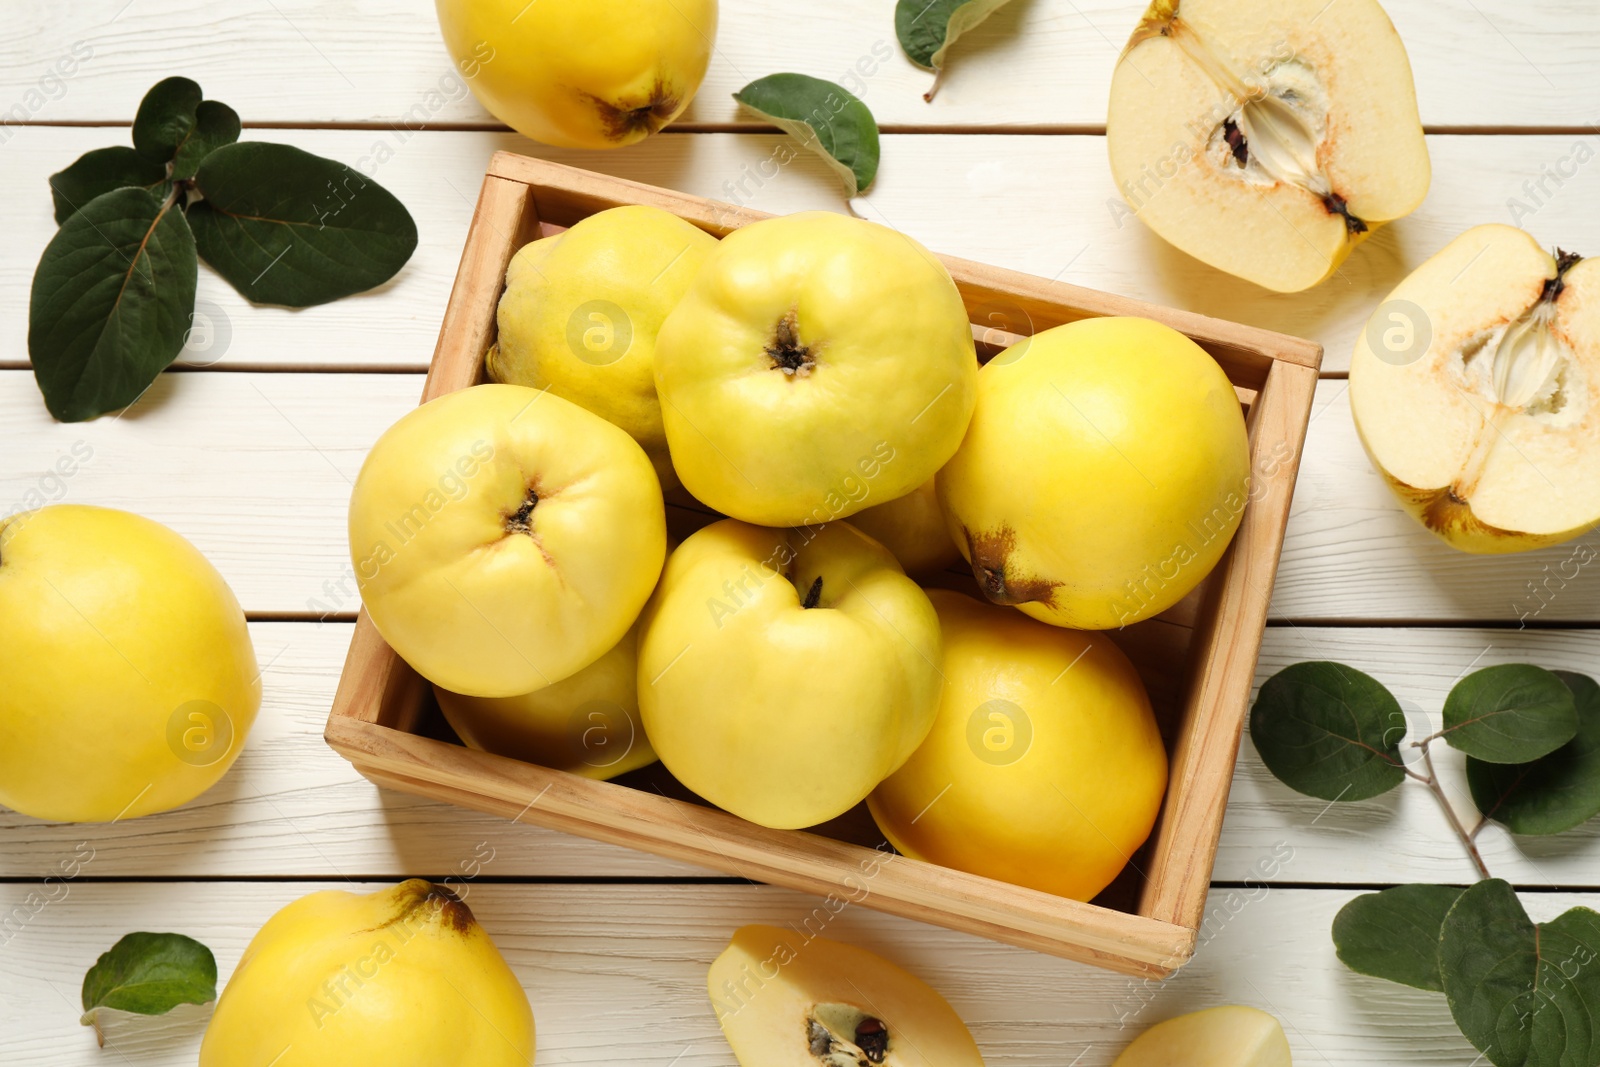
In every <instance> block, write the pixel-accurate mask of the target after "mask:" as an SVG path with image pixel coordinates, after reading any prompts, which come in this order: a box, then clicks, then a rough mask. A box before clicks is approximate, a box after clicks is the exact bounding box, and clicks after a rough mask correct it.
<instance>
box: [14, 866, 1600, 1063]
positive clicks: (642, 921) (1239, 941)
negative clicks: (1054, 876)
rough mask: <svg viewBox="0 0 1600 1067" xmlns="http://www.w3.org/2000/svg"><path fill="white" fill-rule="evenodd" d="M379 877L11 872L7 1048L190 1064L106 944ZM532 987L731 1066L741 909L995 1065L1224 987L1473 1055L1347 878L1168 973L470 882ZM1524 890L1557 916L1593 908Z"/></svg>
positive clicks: (1211, 926) (596, 1029) (769, 913)
mask: <svg viewBox="0 0 1600 1067" xmlns="http://www.w3.org/2000/svg"><path fill="white" fill-rule="evenodd" d="M324 887H326V888H339V889H345V890H351V891H360V892H367V891H371V890H373V889H376V888H379V887H378V886H376V885H372V884H355V885H352V884H349V883H343V882H338V881H334V882H332V883H330V884H326V885H321V884H307V883H299V884H275V883H265V884H261V883H257V884H248V883H247V884H226V883H223V884H210V885H205V884H192V883H191V884H180V885H165V884H120V883H112V884H101V885H73V884H70V883H67V884H65V885H64V886H62V887H60V890H59V892H61V893H63V894H64V895H62V896H60V897H59V899H57V900H56V901H55V902H54V903H48V902H47V903H45V905H44V906H43V907H42V908H38V909H35V908H34V907H33V906H32V905H30V904H29V903H28V894H29V893H30V892H33V891H34V889H33V887H29V886H18V885H5V886H0V915H5V914H7V913H12V914H15V912H13V909H19V908H20V909H22V913H23V914H24V915H26V916H27V921H26V922H24V923H23V924H21V926H20V928H19V929H18V931H17V932H16V933H15V934H14V935H13V936H11V937H10V938H8V939H6V940H5V941H4V942H3V943H0V1015H3V1017H4V1019H5V1020H6V1023H5V1025H4V1026H3V1027H0V1062H5V1063H20V1064H45V1063H48V1064H50V1065H51V1067H80V1065H81V1067H89V1065H96V1067H100V1065H104V1064H106V1063H108V1062H109V1063H117V1064H123V1065H127V1067H146V1065H148V1067H171V1065H172V1064H176V1063H192V1062H193V1060H194V1053H195V1049H196V1047H197V1044H198V1042H199V1037H200V1032H201V1030H202V1029H203V1026H204V1021H205V1018H206V1015H207V1012H206V1011H205V1010H203V1009H184V1010H183V1011H182V1012H181V1013H179V1014H178V1015H177V1017H176V1018H169V1019H164V1020H148V1021H144V1025H142V1026H136V1025H135V1024H134V1023H133V1022H131V1021H128V1020H117V1021H116V1022H115V1023H114V1024H113V1028H112V1029H111V1030H110V1031H109V1032H108V1037H109V1038H110V1044H109V1045H108V1047H107V1048H106V1049H104V1050H101V1049H96V1048H95V1046H94V1036H93V1034H92V1033H90V1031H89V1030H87V1029H86V1028H83V1027H80V1026H78V1023H77V1016H78V1008H77V987H78V983H79V982H80V981H81V979H82V975H83V971H84V970H85V968H87V967H88V966H89V964H90V963H92V962H93V960H94V958H95V956H96V955H97V954H98V953H100V952H102V951H104V950H105V949H106V948H107V947H108V946H109V945H110V944H111V943H112V942H113V941H115V940H116V938H118V937H120V936H121V935H122V934H123V933H126V932H127V931H128V930H130V929H158V930H177V931H180V932H182V933H186V934H189V935H190V936H193V937H196V938H198V939H200V940H201V941H204V942H205V943H206V944H208V945H210V946H211V948H212V949H213V950H214V951H215V952H216V955H217V963H218V970H219V976H220V977H221V978H222V979H224V980H225V979H226V978H227V976H229V975H230V974H232V972H233V970H234V967H235V965H236V963H237V961H238V958H239V955H240V953H241V952H242V951H243V949H244V946H245V943H246V942H247V941H248V940H249V938H250V937H251V936H252V935H253V934H254V932H255V930H256V929H257V928H258V927H259V925H260V924H261V923H262V922H263V921H265V920H266V919H267V918H268V917H269V916H270V915H271V914H272V913H273V912H274V911H276V910H277V909H278V908H280V907H282V906H283V905H285V904H287V903H289V902H290V901H291V900H293V899H295V898H296V897H297V896H299V895H301V894H302V893H305V892H309V891H311V890H313V889H320V888H324ZM457 888H458V889H459V890H460V891H462V892H465V893H466V896H467V900H468V903H469V905H470V906H471V907H472V909H473V910H474V911H475V912H476V914H477V916H478V918H479V920H480V921H481V923H482V924H483V926H484V928H485V929H486V930H487V931H488V932H489V934H490V936H491V937H492V938H493V939H494V941H495V943H496V944H497V945H498V946H499V948H500V949H501V951H502V952H503V953H504V954H505V956H506V958H507V959H508V961H509V962H510V964H511V966H512V968H513V969H514V970H515V972H516V974H517V977H518V978H519V979H520V980H521V982H522V984H523V987H524V988H525V989H526V990H527V992H528V996H529V999H530V1000H531V1002H532V1004H533V1009H534V1016H535V1019H536V1021H537V1024H538V1032H539V1062H540V1063H563V1064H592V1065H602V1064H603V1065H610V1067H734V1059H733V1055H732V1052H731V1051H730V1050H729V1048H728V1046H727V1043H726V1042H725V1041H724V1040H723V1038H722V1036H721V1034H720V1033H719V1031H718V1028H717V1023H716V1019H715V1017H714V1015H713V1013H712V1009H711V1005H710V1003H709V1001H708V998H707V992H706V968H707V967H708V966H709V964H710V962H711V960H712V959H713V958H714V957H715V956H716V954H717V953H718V952H720V951H721V949H722V948H723V946H724V945H725V944H726V942H727V939H728V937H729V936H730V935H731V934H732V932H733V931H734V930H735V929H736V928H737V927H739V926H741V925H743V924H745V923H750V922H764V923H771V924H775V925H779V926H791V925H792V926H794V927H796V928H799V929H802V930H806V929H809V930H810V931H811V932H812V933H813V934H815V933H819V932H820V934H821V936H826V937H832V938H835V939H838V940H843V941H848V942H851V943H854V944H859V945H861V946H863V947H865V948H868V949H871V950H873V951H876V952H879V953H881V954H882V955H884V956H887V957H888V958H889V959H891V960H893V961H894V962H896V963H898V964H900V965H901V966H904V967H906V968H907V969H909V970H911V971H912V972H913V973H915V974H917V975H918V976H919V977H921V978H923V979H924V980H925V981H927V982H928V983H929V984H930V985H932V986H933V987H934V988H935V989H937V990H939V991H940V992H941V993H942V994H943V995H944V996H945V997H946V998H947V999H948V1000H949V1001H950V1003H951V1005H952V1006H953V1007H954V1008H955V1009H956V1011H957V1012H958V1013H959V1014H960V1015H961V1016H962V1018H963V1019H964V1020H965V1021H966V1022H967V1024H968V1026H969V1027H970V1028H971V1030H972V1033H973V1036H974V1037H975V1038H976V1039H977V1042H978V1044H979V1047H980V1048H981V1049H982V1051H983V1053H984V1056H985V1058H986V1060H987V1062H989V1063H991V1064H995V1065H997V1067H998V1065H1005V1067H1067V1065H1069V1064H1071V1065H1076V1067H1108V1065H1109V1064H1110V1063H1111V1062H1112V1060H1113V1059H1114V1058H1115V1057H1116V1054H1117V1053H1118V1052H1119V1051H1120V1050H1121V1049H1122V1047H1123V1046H1125V1045H1126V1044H1127V1043H1128V1041H1130V1040H1131V1039H1132V1038H1133V1037H1134V1036H1135V1035H1136V1034H1137V1033H1138V1032H1139V1031H1140V1030H1141V1029H1142V1028H1143V1027H1146V1026H1149V1025H1152V1024H1154V1023H1156V1022H1159V1021H1161V1020H1163V1019H1167V1018H1170V1017H1172V1016H1174V1015H1178V1014H1181V1013H1183V1012H1186V1011H1194V1010H1199V1009H1200V1008H1205V1007H1212V1006H1215V1005H1218V1004H1228V1003H1237V1004H1249V1005H1253V1006H1255V1007H1258V1008H1261V1009H1263V1010H1266V1011H1269V1012H1271V1013H1273V1014H1274V1015H1276V1016H1277V1017H1278V1018H1279V1019H1280V1020H1282V1022H1283V1024H1284V1029H1285V1031H1286V1032H1287V1034H1288V1038H1289V1043H1290V1046H1291V1047H1292V1050H1293V1055H1294V1058H1295V1062H1296V1063H1298V1064H1319V1065H1325V1067H1371V1065H1373V1064H1400V1063H1404V1064H1408V1065H1411V1064H1416V1065H1420V1067H1464V1065H1466V1064H1469V1063H1472V1062H1473V1057H1474V1055H1475V1053H1474V1051H1473V1050H1472V1049H1471V1048H1470V1047H1469V1046H1468V1045H1467V1044H1466V1042H1465V1041H1464V1040H1463V1039H1462V1037H1461V1035H1460V1034H1459V1033H1458V1032H1457V1031H1456V1029H1455V1027H1454V1024H1453V1023H1452V1022H1451V1019H1450V1013H1449V1009H1448V1008H1447V1007H1446V1005H1445V1001H1444V997H1443V996H1441V995H1439V994H1429V993H1423V992H1421V991H1418V990H1412V989H1407V988H1404V987H1401V986H1395V985H1391V984H1389V983H1386V982H1382V981H1380V980H1378V979H1374V978H1367V977H1364V976H1361V975H1357V974H1353V973H1351V972H1349V971H1346V970H1345V969H1344V968H1343V967H1342V966H1341V965H1340V964H1339V963H1338V962H1337V961H1336V959H1335V958H1334V954H1333V946H1332V943H1331V941H1330V940H1329V936H1328V928H1329V924H1330V923H1331V921H1332V919H1333V915H1334V914H1335V912H1337V910H1338V909H1339V907H1340V906H1342V905H1343V904H1344V903H1345V902H1346V901H1347V900H1348V899H1349V898H1350V897H1351V896H1352V895H1353V893H1352V892H1351V891H1340V890H1333V891H1328V890H1323V891H1316V890H1288V889H1274V890H1267V889H1264V888H1256V889H1253V890H1231V889H1218V890H1215V891H1213V893H1212V895H1211V899H1210V901H1209V903H1208V906H1207V927H1206V936H1205V943H1204V944H1203V945H1202V946H1201V949H1200V953H1199V955H1198V956H1197V957H1196V958H1195V960H1194V962H1193V963H1191V964H1190V965H1189V966H1188V967H1186V968H1185V969H1184V970H1183V971H1181V972H1180V973H1179V975H1178V976H1177V977H1176V978H1173V979H1172V980H1170V981H1168V982H1166V983H1164V984H1162V983H1154V982H1146V981H1143V980H1141V979H1135V978H1123V977H1120V976H1117V975H1111V974H1107V973H1106V972H1104V971H1100V970H1096V969H1093V968H1090V967H1086V966H1083V965H1080V964H1074V963H1070V962H1066V961H1062V960H1056V959H1052V958H1051V957H1048V956H1043V955H1040V954H1038V953H1030V952H1025V951H1022V950H1018V949H1011V948H1006V947H1004V946H1001V945H995V944H993V943H990V942H985V941H982V940H980V939H977V938H974V937H970V936H966V935H962V934H955V933H951V932H948V931H944V930H939V929H936V928H934V927H929V926H923V925H920V924H918V923H914V922H910V921H907V920H903V919H896V918H893V917H891V916H885V915H881V914H876V913H874V912H871V911H869V910H868V909H866V908H862V907H857V906H851V907H847V908H844V909H842V910H841V911H840V912H839V913H838V914H836V915H831V916H830V915H828V914H827V913H826V912H824V913H822V914H820V915H819V914H818V913H817V911H816V908H817V901H816V900H815V898H811V897H807V896H805V895H803V894H796V893H791V892H788V891H785V890H777V889H771V888H767V887H754V886H709V887H708V886H617V885H608V886H594V885H588V886H511V885H494V884H471V883H463V884H459V885H458V886H457ZM1588 903H1592V900H1591V899H1590V898H1587V897H1579V896H1574V895H1571V894H1540V895H1535V896H1533V897H1531V898H1530V899H1529V900H1528V907H1529V909H1530V911H1531V912H1532V913H1533V916H1534V918H1535V919H1539V920H1544V919H1548V918H1551V917H1553V916H1554V915H1555V914H1557V913H1558V912H1560V911H1562V910H1564V909H1566V908H1568V907H1571V906H1574V905H1579V904H1588Z"/></svg>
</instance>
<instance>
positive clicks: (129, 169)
mask: <svg viewBox="0 0 1600 1067" xmlns="http://www.w3.org/2000/svg"><path fill="white" fill-rule="evenodd" d="M130 185H131V186H137V187H138V188H141V189H148V190H150V192H152V193H154V194H155V196H156V197H157V198H158V199H165V197H166V195H167V189H166V185H167V167H166V164H164V163H156V162H154V161H152V160H149V159H146V158H145V157H144V156H142V155H140V154H139V153H138V152H137V151H135V150H134V149H132V148H129V147H128V146H127V145H113V146H112V147H110V148H96V149H95V150H94V151H92V152H85V153H84V154H83V155H81V156H79V157H78V158H77V159H76V160H75V161H73V163H72V164H71V165H70V166H68V167H67V168H66V169H65V170H59V171H57V172H56V173H54V174H52V175H50V198H51V200H53V201H54V202H55V209H56V222H57V223H58V224H59V223H63V222H66V221H67V219H68V218H69V217H71V215H72V213H73V212H74V211H77V210H78V209H79V208H81V207H83V206H84V205H85V204H87V203H88V202H89V201H91V200H93V199H94V198H95V197H97V196H99V195H100V194H101V193H109V192H111V190H113V189H121V188H123V187H125V186H130Z"/></svg>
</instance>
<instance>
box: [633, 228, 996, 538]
mask: <svg viewBox="0 0 1600 1067" xmlns="http://www.w3.org/2000/svg"><path fill="white" fill-rule="evenodd" d="M977 377H978V361H977V355H976V353H975V351H974V348H973V343H972V326H971V324H970V323H969V322H968V320H967V312H966V307H965V305H964V304H963V303H962V300H961V294H960V293H959V292H957V290H956V285H955V282H954V281H953V280H952V279H951V277H950V272H949V271H947V270H946V269H945V268H944V265H943V264H942V263H940V262H939V261H938V260H937V259H935V258H934V257H933V255H932V254H931V253H930V252H929V251H928V250H927V249H925V248H923V247H922V246H921V245H920V244H918V243H917V242H916V241H913V240H912V239H911V238H909V237H907V236H906V235H905V234H902V233H897V232H896V231H894V230H891V229H889V228H887V227H885V226H879V225H877V224H876V223H871V222H866V221H863V220H861V219H854V218H849V217H847V216H844V215H836V214H833V213H831V212H827V211H807V212H802V213H800V214H798V215H786V216H784V217H782V218H774V219H765V220H763V221H761V222H757V223H753V224H751V225H749V226H745V227H743V228H742V229H739V230H735V231H734V232H733V233H731V234H729V235H728V236H727V237H724V238H723V239H722V241H721V243H720V244H719V245H718V247H717V248H716V250H715V251H713V252H712V253H711V255H710V257H709V258H708V259H707V260H706V263H705V266H704V267H703V268H702V269H701V271H700V274H699V276H698V277H697V278H696V279H695V281H694V284H693V285H691V286H690V287H689V291H688V293H686V294H685V295H684V298H683V300H682V301H681V302H680V303H679V304H678V306H677V307H675V308H673V310H672V313H671V314H669V315H668V316H667V320H666V322H664V323H662V326H661V333H660V336H659V337H658V338H657V340H656V389H657V391H658V393H659V394H660V396H661V403H662V415H663V418H664V419H665V423H666V429H667V444H668V445H669V446H670V447H671V450H672V465H673V467H674V468H676V470H677V472H678V476H679V477H680V478H681V479H682V480H683V485H684V487H685V488H686V489H688V490H689V492H691V493H693V494H694V495H695V496H696V497H697V498H699V499H700V500H702V501H704V502H705V503H706V504H708V505H709V506H711V507H712V508H714V509H715V510H717V511H720V512H722V513H723V514H725V515H731V516H733V517H734V518H736V519H743V520H744V521H745V522H754V523H759V524H761V525H763V526H801V525H816V524H819V523H826V522H831V521H833V520H834V519H839V518H843V517H845V516H847V515H853V514H855V513H856V512H858V511H860V510H861V509H863V508H866V507H869V506H870V505H872V504H878V503H882V502H884V501H888V500H893V499H895V498H896V497H901V496H905V495H906V494H907V493H909V492H911V491H912V490H913V489H916V488H917V487H918V486H920V485H921V484H923V483H924V482H926V481H927V480H928V479H929V478H931V477H933V474H934V472H935V471H937V470H938V469H939V468H940V467H941V466H943V465H944V462H945V460H947V459H949V458H950V456H951V454H953V453H954V452H955V450H956V446H957V445H959V444H960V443H961V435H962V434H963V433H964V432H966V428H967V420H968V419H969V418H970V417H971V415H972V405H973V397H974V395H975V392H976V388H977Z"/></svg>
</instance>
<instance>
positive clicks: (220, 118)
mask: <svg viewBox="0 0 1600 1067" xmlns="http://www.w3.org/2000/svg"><path fill="white" fill-rule="evenodd" d="M242 128H243V127H242V126H241V125H240V123H239V113H238V112H237V111H235V110H233V108H231V107H229V106H228V105H227V104H224V103H222V102H221V101H220V100H202V101H200V104H199V106H198V107H196V108H195V109H194V128H193V129H191V130H190V131H189V135H188V136H187V137H185V138H184V139H183V141H182V143H180V144H179V145H178V151H177V154H176V155H175V156H173V157H172V176H173V177H174V178H178V179H182V178H192V177H194V172H195V171H196V170H198V169H200V161H201V160H203V159H205V158H206V156H208V155H210V154H211V153H212V152H213V151H215V150H216V149H218V148H221V147H222V146H223V145H226V144H233V142H235V141H237V140H238V139H239V131H240V130H241V129H242Z"/></svg>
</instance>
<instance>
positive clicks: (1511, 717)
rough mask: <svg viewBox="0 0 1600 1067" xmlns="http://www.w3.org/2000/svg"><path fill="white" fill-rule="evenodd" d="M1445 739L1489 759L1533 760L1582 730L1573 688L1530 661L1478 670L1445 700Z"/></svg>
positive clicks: (1467, 752) (1462, 749)
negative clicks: (1579, 725)
mask: <svg viewBox="0 0 1600 1067" xmlns="http://www.w3.org/2000/svg"><path fill="white" fill-rule="evenodd" d="M1440 733H1441V736H1442V737H1443V738H1444V740H1445V743H1446V744H1448V745H1449V746H1450V747H1451V748H1456V749H1460V750H1461V751H1462V752H1465V753H1466V754H1467V755H1469V756H1476V757H1477V758H1478V759H1480V760H1485V761H1487V762H1489V763H1530V762H1532V761H1533V760H1536V759H1539V758H1540V757H1541V756H1547V755H1549V754H1550V753H1552V752H1554V751H1555V750H1556V749H1558V748H1560V747H1561V746H1562V745H1564V744H1566V743H1567V742H1568V741H1571V740H1572V739H1573V738H1574V737H1576V736H1577V734H1578V709H1577V704H1576V703H1575V701H1574V700H1573V696H1572V690H1570V689H1568V688H1567V685H1566V683H1565V682H1563V681H1562V680H1561V679H1560V678H1558V677H1557V676H1556V675H1555V674H1554V673H1553V672H1551V671H1547V670H1545V669H1544V668H1542V667H1534V666H1532V665H1530V664H1526V663H1508V664H1504V665H1502V666H1499V667H1485V668H1483V669H1482V670H1479V671H1473V672H1472V673H1471V674H1469V675H1467V676H1466V677H1465V678H1463V679H1461V681H1459V682H1457V683H1456V686H1455V688H1454V689H1452V690H1450V695H1449V696H1448V697H1446V698H1445V701H1444V729H1443V730H1442V731H1441V732H1440Z"/></svg>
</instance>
